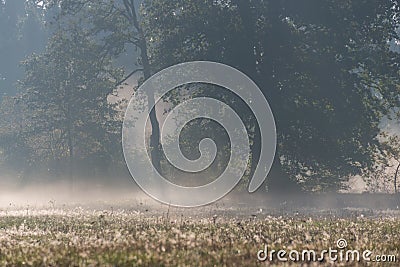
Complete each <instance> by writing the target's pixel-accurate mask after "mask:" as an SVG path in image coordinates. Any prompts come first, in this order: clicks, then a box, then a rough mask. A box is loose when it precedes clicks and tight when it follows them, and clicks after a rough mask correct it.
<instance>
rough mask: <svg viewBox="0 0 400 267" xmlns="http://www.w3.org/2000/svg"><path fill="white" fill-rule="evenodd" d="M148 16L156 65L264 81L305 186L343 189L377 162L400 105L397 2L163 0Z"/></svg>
mask: <svg viewBox="0 0 400 267" xmlns="http://www.w3.org/2000/svg"><path fill="white" fill-rule="evenodd" d="M143 16H144V22H143V25H144V28H145V32H146V38H147V41H148V43H149V51H150V59H151V63H152V64H153V68H154V69H162V68H164V67H166V66H169V65H172V64H174V63H177V62H183V61H188V60H213V61H218V62H223V63H227V64H230V65H232V66H234V67H237V68H238V69H240V70H242V71H244V72H245V73H246V74H247V75H249V76H250V77H251V78H252V79H253V80H255V81H256V83H257V84H258V85H259V86H260V87H261V89H262V90H263V93H264V95H265V96H266V98H267V99H268V101H269V103H270V105H271V107H272V110H273V112H274V115H275V119H276V122H277V130H278V154H277V157H279V158H280V160H281V163H283V164H284V167H283V169H285V171H286V172H287V173H289V174H290V175H291V176H292V178H295V177H296V178H297V179H298V180H300V181H302V183H303V186H304V187H305V188H308V189H315V188H320V187H321V186H322V187H323V188H331V189H334V190H335V189H338V188H340V187H341V186H342V185H343V183H342V182H343V181H345V180H346V179H347V177H348V176H349V175H354V174H357V173H360V171H361V170H362V169H364V168H370V167H372V166H373V165H374V160H375V159H374V155H375V151H376V150H380V149H381V144H380V142H379V140H378V138H377V136H378V134H379V132H380V128H379V126H378V124H379V122H380V120H381V118H382V117H383V116H384V115H386V114H388V113H389V112H390V110H391V109H392V108H393V107H395V106H397V105H398V104H399V101H398V95H399V93H400V91H399V88H398V87H397V85H398V84H399V82H400V80H399V79H400V73H399V65H398V62H400V55H399V54H398V53H395V52H393V51H392V50H391V49H389V48H390V45H389V41H391V40H393V39H394V38H395V37H396V36H397V35H396V28H397V27H398V25H399V6H398V4H396V3H395V2H393V1H343V2H342V3H341V4H338V3H337V1H330V0H326V1H307V2H304V1H256V0H254V1H211V0H210V1H179V0H176V1H165V0H156V1H146V2H145V6H144V8H143ZM210 94H214V95H218V94H219V92H218V91H216V90H213V91H211V92H210ZM242 114H243V112H242ZM249 123H250V124H251V123H252V122H251V120H250V121H249ZM256 134H257V133H256ZM256 138H257V137H256ZM255 144H256V142H255ZM254 151H255V154H256V157H257V147H253V152H254ZM299 176H300V178H299ZM316 177H319V178H320V179H319V180H318V179H316ZM324 177H326V178H324ZM322 180H325V182H321V181H322ZM323 188H320V189H323Z"/></svg>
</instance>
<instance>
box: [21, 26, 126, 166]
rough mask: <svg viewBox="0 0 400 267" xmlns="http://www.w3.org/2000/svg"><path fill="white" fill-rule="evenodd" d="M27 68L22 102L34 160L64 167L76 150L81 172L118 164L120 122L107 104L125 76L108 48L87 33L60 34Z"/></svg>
mask: <svg viewBox="0 0 400 267" xmlns="http://www.w3.org/2000/svg"><path fill="white" fill-rule="evenodd" d="M23 65H24V66H25V69H26V77H25V79H24V80H23V81H22V82H21V85H20V87H21V91H22V94H21V96H20V98H21V101H23V102H24V104H25V105H26V107H27V109H26V111H27V112H28V113H27V114H24V117H25V120H26V121H29V123H28V125H26V126H25V127H24V130H23V131H24V132H27V133H29V134H28V135H29V138H30V140H32V142H31V143H30V147H31V149H32V150H33V151H34V153H35V154H34V155H32V158H33V159H36V160H40V161H41V162H42V163H44V164H50V165H51V164H54V165H55V166H54V167H55V168H62V167H64V168H65V165H66V164H65V162H66V159H67V156H68V154H69V153H71V152H72V151H71V150H72V149H73V152H74V155H73V156H74V161H75V162H76V163H75V164H78V166H76V167H83V166H84V165H85V164H87V165H88V166H86V168H93V167H94V166H97V167H96V168H104V167H105V166H107V165H111V164H112V163H114V160H116V161H117V159H118V154H119V153H118V152H120V151H119V149H118V147H119V146H118V145H116V144H118V141H119V127H120V123H121V121H120V120H118V118H117V111H116V110H115V109H114V105H113V104H110V103H109V102H108V101H107V100H108V97H109V95H111V94H112V92H113V90H114V84H115V81H116V80H118V79H120V77H121V71H120V70H119V69H116V68H114V67H113V66H112V64H111V58H110V57H109V56H108V55H104V53H103V47H102V46H101V45H99V44H98V43H97V42H96V41H95V40H94V39H92V38H90V37H88V34H87V32H85V31H84V30H82V29H79V28H77V27H75V28H74V27H71V28H70V30H69V31H68V32H66V31H64V30H63V29H59V30H58V31H56V32H55V33H54V34H53V36H52V37H51V39H50V40H49V42H48V45H47V47H46V51H45V52H44V53H43V54H40V55H37V54H33V55H32V56H31V57H29V58H28V59H27V60H25V61H24V62H23ZM88 163H90V164H88Z"/></svg>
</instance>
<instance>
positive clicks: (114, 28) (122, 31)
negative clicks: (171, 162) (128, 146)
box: [46, 0, 162, 171]
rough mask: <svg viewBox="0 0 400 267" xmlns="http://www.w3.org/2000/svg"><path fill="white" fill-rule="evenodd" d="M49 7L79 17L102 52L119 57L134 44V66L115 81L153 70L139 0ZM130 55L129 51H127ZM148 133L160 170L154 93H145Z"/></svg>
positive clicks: (70, 1) (70, 0) (55, 1)
mask: <svg viewBox="0 0 400 267" xmlns="http://www.w3.org/2000/svg"><path fill="white" fill-rule="evenodd" d="M46 3H47V5H48V6H49V7H51V6H53V7H54V6H58V5H59V6H60V7H61V10H62V12H61V16H60V17H59V18H58V20H59V21H60V20H61V19H62V18H63V17H64V18H70V19H71V20H76V21H79V23H80V25H81V26H83V27H86V28H88V29H89V32H90V33H91V34H92V36H93V37H95V38H98V39H99V40H100V42H101V43H103V53H104V54H107V55H110V56H113V57H118V56H120V55H121V54H123V53H124V51H125V50H126V48H127V47H129V46H134V47H135V49H136V50H139V52H138V56H137V58H136V59H135V58H132V60H131V63H130V66H129V67H128V68H132V66H134V67H135V69H134V70H133V71H132V72H131V73H129V74H128V76H127V77H126V78H124V79H122V80H121V81H120V82H118V83H117V84H116V86H119V85H121V84H122V83H123V82H125V81H126V80H127V79H128V78H129V77H130V76H131V75H133V74H134V73H136V72H137V71H142V72H143V79H144V80H147V79H148V78H150V76H151V75H152V74H153V73H154V72H153V69H152V67H151V65H150V63H149V59H148V52H147V40H146V39H145V35H144V32H143V30H142V26H141V21H140V18H139V14H138V13H139V12H138V11H137V8H138V1H134V0H121V1H108V0H107V1H106V0H103V1H83V0H67V1H59V0H50V1H46ZM130 56H131V55H130ZM147 99H148V106H149V108H150V109H149V115H150V124H151V135H150V143H149V148H150V155H151V160H152V163H153V166H154V167H155V168H156V169H157V170H159V171H160V170H161V167H160V162H161V158H162V155H161V154H162V152H161V145H160V129H159V128H160V127H159V122H158V119H157V114H156V111H155V109H151V107H152V106H153V104H154V95H150V94H149V95H147Z"/></svg>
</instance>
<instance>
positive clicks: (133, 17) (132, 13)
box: [123, 0, 161, 172]
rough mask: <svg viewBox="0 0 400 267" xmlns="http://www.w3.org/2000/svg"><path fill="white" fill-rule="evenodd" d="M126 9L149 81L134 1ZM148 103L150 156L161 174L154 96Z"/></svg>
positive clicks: (145, 47) (150, 95) (148, 71)
mask: <svg viewBox="0 0 400 267" xmlns="http://www.w3.org/2000/svg"><path fill="white" fill-rule="evenodd" d="M123 3H124V5H125V9H126V12H127V18H128V19H129V20H130V21H131V23H132V26H133V27H134V28H135V29H136V30H137V33H138V41H137V43H136V45H137V47H138V48H139V49H140V59H141V62H142V67H143V76H144V79H145V80H147V79H149V78H150V77H151V74H152V73H151V68H150V62H149V56H148V51H147V43H146V38H145V36H144V33H143V29H142V27H141V26H140V24H139V20H138V18H137V14H136V8H135V2H134V0H124V1H123ZM147 101H148V112H149V117H150V125H151V135H150V143H149V147H150V156H151V162H152V164H153V167H154V168H155V169H156V170H157V171H158V172H161V144H160V125H159V122H158V119H157V113H156V109H155V107H154V108H152V107H153V106H154V104H155V103H154V102H155V100H154V95H153V94H147Z"/></svg>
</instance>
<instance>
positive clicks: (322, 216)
mask: <svg viewBox="0 0 400 267" xmlns="http://www.w3.org/2000/svg"><path fill="white" fill-rule="evenodd" d="M310 214H311V215H310ZM398 215H399V214H398V213H396V212H387V213H379V214H378V213H368V212H367V211H365V212H364V211H362V210H361V211H360V210H357V211H351V210H341V211H334V212H332V211H329V212H328V211H327V212H325V213H323V212H319V213H305V212H300V213H299V212H296V214H289V213H282V212H280V213H279V214H278V213H274V212H269V211H264V210H262V209H260V208H232V207H222V206H219V207H218V206H215V205H214V206H207V207H203V208H199V209H197V210H193V209H191V210H188V209H179V208H172V207H165V206H163V207H159V208H154V207H153V206H150V205H149V206H147V205H146V204H143V203H139V204H136V205H135V206H134V207H133V208H132V207H128V206H127V207H123V206H121V207H110V206H109V207H106V208H104V207H103V208H100V206H99V207H80V206H75V207H72V206H65V205H57V204H56V203H52V202H51V203H49V204H48V205H47V206H42V207H29V206H25V207H17V206H13V205H12V204H10V205H9V206H8V207H4V208H2V209H0V266H398V264H399V263H398V261H399V259H398V257H399V256H400V253H399V251H400V219H399V216H398ZM340 238H343V239H345V240H346V241H347V247H346V249H358V250H360V251H362V250H365V249H368V250H371V251H372V252H373V254H372V256H371V258H372V257H374V256H375V255H377V254H379V255H394V256H396V261H397V263H396V262H395V263H387V262H386V263H382V262H380V263H376V262H368V263H367V262H365V261H362V260H361V261H359V262H358V261H352V262H330V261H329V260H328V259H326V260H323V261H320V262H307V261H306V262H292V261H287V262H280V261H279V262H278V261H277V259H276V257H275V258H274V260H273V261H272V262H270V261H269V260H266V261H260V260H258V258H257V254H258V251H259V250H261V249H264V248H265V245H268V246H269V249H274V250H276V251H278V250H279V249H285V250H287V251H289V250H298V251H300V252H301V251H302V250H304V249H314V250H316V251H321V250H322V249H328V248H329V247H332V248H335V247H336V245H337V244H336V241H337V240H338V239H340Z"/></svg>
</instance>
